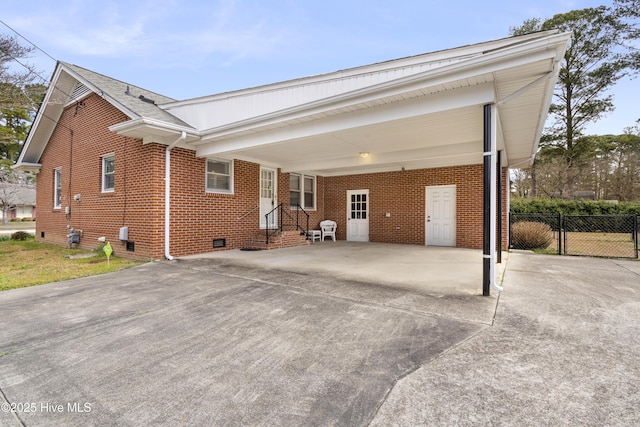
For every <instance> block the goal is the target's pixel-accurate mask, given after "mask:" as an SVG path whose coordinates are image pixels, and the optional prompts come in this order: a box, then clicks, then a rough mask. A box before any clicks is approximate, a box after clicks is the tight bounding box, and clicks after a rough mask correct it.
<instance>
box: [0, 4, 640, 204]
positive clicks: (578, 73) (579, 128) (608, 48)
mask: <svg viewBox="0 0 640 427" xmlns="http://www.w3.org/2000/svg"><path fill="white" fill-rule="evenodd" d="M639 18H640V0H614V2H613V5H612V7H606V6H600V7H596V8H587V9H581V10H573V11H570V12H568V13H564V14H558V15H555V16H554V17H552V18H550V19H547V20H544V21H543V20H541V19H539V18H533V19H529V20H527V21H525V22H524V23H523V24H522V25H521V26H518V27H512V28H511V29H510V31H509V32H510V34H511V35H522V34H527V33H531V32H534V31H543V30H551V29H558V30H560V31H571V32H572V33H573V36H572V39H571V42H570V45H569V47H568V49H567V52H566V54H565V55H564V58H563V61H562V64H561V69H560V73H559V79H558V82H557V84H556V89H555V92H554V99H553V101H552V104H551V107H550V119H549V126H547V127H546V128H545V129H544V132H543V135H542V138H541V140H540V144H539V147H540V148H539V151H538V153H537V155H536V157H535V161H534V163H533V166H531V167H530V168H529V169H521V170H514V172H513V174H512V178H513V182H512V185H513V190H514V195H515V196H517V197H525V198H529V197H547V198H554V197H557V198H564V199H567V198H573V197H576V196H582V197H584V196H588V197H591V198H595V199H615V200H620V201H628V200H640V126H639V125H635V126H634V124H633V123H630V124H629V127H628V128H627V129H626V130H625V131H624V134H622V135H600V136H598V135H585V134H584V130H585V128H586V126H587V125H588V124H589V123H592V122H595V121H597V120H598V119H600V118H601V117H602V116H603V115H604V114H606V113H608V112H611V111H613V109H614V103H613V95H611V93H610V90H611V89H612V88H613V87H614V86H615V83H616V82H618V81H619V80H620V79H622V78H625V77H628V76H633V75H635V74H636V73H637V72H638V70H640V49H639V43H638V40H639V38H640V26H639V25H638V20H639ZM34 50H35V48H34V47H25V46H22V45H21V44H20V43H19V42H18V40H17V39H16V38H15V37H10V36H6V35H1V34H0V182H7V181H9V180H15V179H16V177H15V174H13V173H11V172H10V169H9V167H10V166H11V165H12V164H13V163H15V161H16V160H17V158H18V156H19V154H20V150H21V149H22V146H23V143H24V141H25V140H26V137H27V133H28V131H29V128H30V125H31V122H32V121H33V119H34V117H35V115H36V112H37V111H38V108H39V106H40V104H41V102H42V100H43V97H44V94H45V92H46V86H45V85H43V84H41V83H37V82H36V81H37V79H40V80H41V78H40V77H39V73H38V72H37V71H36V70H34V69H33V67H32V66H30V65H29V64H28V63H27V62H26V59H27V58H28V57H29V55H30V54H31V53H32V52H33V51H34ZM16 70H19V71H16ZM638 123H640V121H639V122H638ZM516 166H517V165H516ZM21 179H24V178H21Z"/></svg>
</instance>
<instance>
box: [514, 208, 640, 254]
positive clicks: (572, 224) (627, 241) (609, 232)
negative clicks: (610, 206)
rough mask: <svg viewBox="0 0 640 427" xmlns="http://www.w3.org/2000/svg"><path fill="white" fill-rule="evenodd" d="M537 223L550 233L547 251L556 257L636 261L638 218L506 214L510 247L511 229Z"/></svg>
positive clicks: (623, 216)
mask: <svg viewBox="0 0 640 427" xmlns="http://www.w3.org/2000/svg"><path fill="white" fill-rule="evenodd" d="M522 221H529V222H540V223H544V224H546V225H548V226H549V227H550V228H551V230H552V231H553V242H552V243H551V244H550V245H549V246H548V248H550V249H553V250H554V252H555V251H557V253H558V254H559V255H586V256H598V257H612V258H638V231H639V230H638V228H639V225H638V224H639V222H640V217H638V216H637V215H562V214H541V213H538V214H536V213H533V214H519V213H510V214H509V247H510V248H512V249H523V248H516V247H514V246H513V240H512V226H513V224H515V223H517V222H522Z"/></svg>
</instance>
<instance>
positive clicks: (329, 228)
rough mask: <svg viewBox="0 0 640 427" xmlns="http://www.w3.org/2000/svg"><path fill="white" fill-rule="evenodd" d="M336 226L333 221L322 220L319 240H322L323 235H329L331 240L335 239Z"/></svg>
mask: <svg viewBox="0 0 640 427" xmlns="http://www.w3.org/2000/svg"><path fill="white" fill-rule="evenodd" d="M336 228H338V224H336V222H335V221H331V220H328V219H326V220H324V221H322V222H320V231H321V232H322V237H321V238H320V240H321V241H323V242H324V238H325V237H331V238H332V239H333V241H334V242H335V241H336Z"/></svg>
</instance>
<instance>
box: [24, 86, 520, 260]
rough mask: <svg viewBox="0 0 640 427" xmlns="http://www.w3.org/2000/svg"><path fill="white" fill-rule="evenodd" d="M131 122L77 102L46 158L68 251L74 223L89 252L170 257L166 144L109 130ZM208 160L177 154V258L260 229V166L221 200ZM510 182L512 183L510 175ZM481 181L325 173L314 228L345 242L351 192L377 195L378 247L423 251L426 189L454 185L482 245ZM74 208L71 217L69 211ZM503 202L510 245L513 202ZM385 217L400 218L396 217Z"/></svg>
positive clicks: (106, 108)
mask: <svg viewBox="0 0 640 427" xmlns="http://www.w3.org/2000/svg"><path fill="white" fill-rule="evenodd" d="M125 120H127V117H126V116H125V115H124V114H123V113H122V112H120V111H119V110H117V109H116V108H115V107H113V106H112V105H110V104H109V103H108V102H106V101H105V100H104V99H102V98H100V97H99V96H97V95H91V96H89V97H87V98H86V99H85V100H84V107H82V108H80V109H77V110H76V108H75V106H71V107H68V108H67V109H66V110H65V111H64V113H63V114H62V116H61V118H60V121H59V125H58V126H57V127H56V129H55V131H54V133H53V135H52V137H51V139H50V141H49V143H48V145H47V147H46V149H45V150H44V153H43V155H42V158H41V163H42V169H41V172H40V174H39V175H38V179H37V208H38V221H37V225H36V227H37V229H36V234H37V238H38V240H40V241H45V242H51V243H56V244H60V245H66V244H67V237H66V236H67V233H68V230H67V226H70V227H73V228H75V229H81V230H83V237H82V239H81V243H80V247H83V248H86V249H92V248H95V247H96V246H98V244H99V242H98V241H97V238H98V237H100V236H105V237H106V238H107V240H109V241H110V242H111V243H112V246H113V248H114V252H115V253H116V254H117V255H121V256H130V257H135V258H140V259H156V258H162V257H163V256H164V174H165V147H164V146H163V145H159V144H146V145H145V144H142V142H141V141H140V140H136V139H131V138H126V137H122V136H118V135H116V134H114V133H112V132H111V131H109V130H108V126H111V125H113V124H116V123H121V122H123V121H125ZM110 153H114V154H115V191H114V192H112V193H102V182H101V179H102V163H101V161H102V156H103V155H105V154H110ZM72 157H73V161H71V158H72ZM205 162H206V160H205V159H202V158H197V157H196V156H195V152H194V151H191V150H186V149H182V148H174V149H173V150H172V151H171V245H170V253H171V254H172V255H173V256H184V255H189V254H196V253H203V252H210V251H213V250H214V249H213V240H214V239H220V238H224V239H226V247H225V248H224V249H235V248H240V247H241V246H242V245H243V243H244V242H245V241H246V240H248V239H249V238H250V237H251V235H253V234H255V233H256V232H258V230H259V221H260V217H259V215H260V212H259V209H257V208H256V207H257V206H258V203H259V183H260V165H258V164H255V163H250V162H245V161H241V160H235V162H234V192H233V194H216V193H207V192H206V190H205ZM57 167H61V168H62V208H61V209H53V170H54V168H57ZM504 177H505V183H506V182H507V181H506V178H507V173H506V170H505V172H504ZM482 182H483V179H482V165H472V166H460V167H451V168H434V169H423V170H413V171H404V172H401V171H398V172H388V173H376V174H362V175H350V176H341V177H321V176H318V177H316V199H317V207H316V209H315V210H309V211H308V213H309V214H310V221H309V224H310V228H312V229H317V228H318V224H319V222H320V221H322V220H323V219H334V220H336V221H337V222H338V232H337V237H338V239H345V238H346V191H347V190H350V189H353V190H358V189H368V190H369V198H370V203H371V204H370V227H369V228H370V241H372V242H388V243H409V244H418V245H424V243H425V234H424V233H425V187H426V186H433V185H449V184H455V185H456V190H457V214H456V215H457V218H456V220H457V238H456V246H458V247H463V248H481V247H482ZM505 188H508V185H507V184H505ZM75 194H80V195H81V200H80V202H79V203H78V202H76V201H74V200H73V196H74V195H75ZM278 199H279V200H278V201H279V202H281V203H285V204H288V202H289V174H288V173H282V172H281V171H278ZM67 206H69V207H70V209H71V212H70V214H69V215H66V214H65V211H64V209H65V207H67ZM504 206H505V214H504V218H505V220H504V241H505V242H506V229H507V223H506V198H505V203H504ZM386 212H389V213H390V214H391V216H390V217H388V218H387V217H386V216H385V214H386ZM245 214H246V216H245ZM122 226H127V227H129V241H131V242H134V244H135V251H134V252H129V251H126V250H125V245H124V243H122V242H120V241H119V239H118V231H119V229H120V227H122ZM42 236H44V237H42ZM224 249H222V250H224ZM219 250H220V249H219Z"/></svg>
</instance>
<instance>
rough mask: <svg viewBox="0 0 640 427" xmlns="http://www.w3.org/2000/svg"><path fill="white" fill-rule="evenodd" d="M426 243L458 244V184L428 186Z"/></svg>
mask: <svg viewBox="0 0 640 427" xmlns="http://www.w3.org/2000/svg"><path fill="white" fill-rule="evenodd" d="M426 200H427V203H426V205H427V206H426V231H427V232H426V242H425V243H426V245H427V246H455V245H456V186H455V185H439V186H434V187H426Z"/></svg>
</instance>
